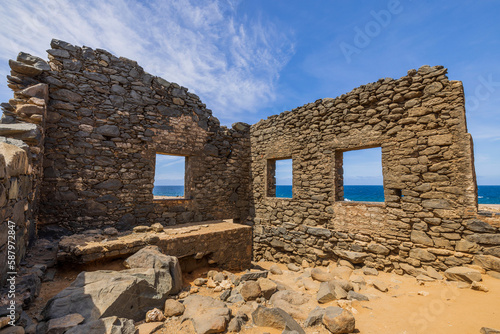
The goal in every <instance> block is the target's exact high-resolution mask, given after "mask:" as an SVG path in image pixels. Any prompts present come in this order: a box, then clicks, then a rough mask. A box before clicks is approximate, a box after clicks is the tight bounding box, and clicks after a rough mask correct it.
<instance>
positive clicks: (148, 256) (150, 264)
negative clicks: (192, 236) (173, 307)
mask: <svg viewBox="0 0 500 334" xmlns="http://www.w3.org/2000/svg"><path fill="white" fill-rule="evenodd" d="M124 265H125V267H127V268H131V269H138V268H153V269H155V270H166V271H168V272H169V273H170V276H171V277H172V291H171V292H170V293H171V294H176V293H179V292H180V291H181V290H182V271H181V266H180V264H179V260H178V259H177V258H176V257H175V256H168V255H165V254H163V253H162V251H161V249H160V248H159V247H158V246H146V247H144V248H142V249H141V250H140V251H138V252H137V253H135V254H134V255H132V256H130V257H128V258H127V259H126V260H125V261H124Z"/></svg>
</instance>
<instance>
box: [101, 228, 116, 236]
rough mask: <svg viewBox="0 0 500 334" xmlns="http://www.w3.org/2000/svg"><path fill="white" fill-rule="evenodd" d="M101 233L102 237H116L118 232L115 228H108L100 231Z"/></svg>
mask: <svg viewBox="0 0 500 334" xmlns="http://www.w3.org/2000/svg"><path fill="white" fill-rule="evenodd" d="M102 233H103V234H104V235H111V236H113V235H117V234H118V230H117V229H116V228H114V227H108V228H105V229H104V230H103V231H102Z"/></svg>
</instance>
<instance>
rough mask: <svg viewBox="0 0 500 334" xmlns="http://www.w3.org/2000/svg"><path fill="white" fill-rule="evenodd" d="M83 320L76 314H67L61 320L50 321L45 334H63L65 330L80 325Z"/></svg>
mask: <svg viewBox="0 0 500 334" xmlns="http://www.w3.org/2000/svg"><path fill="white" fill-rule="evenodd" d="M84 320H85V319H84V318H83V317H82V316H81V315H80V314H78V313H73V314H68V315H66V316H64V317H62V318H56V319H51V320H50V321H49V322H48V324H47V333H46V334H63V333H64V332H65V331H66V330H68V329H70V328H73V327H75V326H77V325H79V324H81V323H82V322H83V321H84Z"/></svg>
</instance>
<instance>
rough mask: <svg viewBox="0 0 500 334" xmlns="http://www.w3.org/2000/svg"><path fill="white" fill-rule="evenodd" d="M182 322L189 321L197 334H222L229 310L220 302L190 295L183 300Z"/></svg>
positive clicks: (228, 317) (229, 313) (228, 316)
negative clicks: (184, 308)
mask: <svg viewBox="0 0 500 334" xmlns="http://www.w3.org/2000/svg"><path fill="white" fill-rule="evenodd" d="M184 306H185V307H186V310H185V311H184V315H183V316H182V321H185V320H188V319H189V320H191V322H192V323H193V326H194V329H195V330H196V333H198V334H208V333H222V332H224V331H225V330H226V327H227V324H228V322H229V319H230V317H231V310H230V309H229V308H228V307H227V306H226V304H225V303H224V302H222V301H220V300H217V299H214V298H211V297H206V296H200V295H191V296H189V297H187V298H186V299H185V300H184Z"/></svg>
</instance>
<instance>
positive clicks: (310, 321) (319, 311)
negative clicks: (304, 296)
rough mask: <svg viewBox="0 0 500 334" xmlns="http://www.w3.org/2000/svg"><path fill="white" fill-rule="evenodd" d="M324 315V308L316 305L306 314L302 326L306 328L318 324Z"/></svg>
mask: <svg viewBox="0 0 500 334" xmlns="http://www.w3.org/2000/svg"><path fill="white" fill-rule="evenodd" d="M324 315H325V309H324V308H321V307H319V306H317V307H316V308H315V309H314V310H312V311H311V312H310V313H309V315H308V316H307V319H306V321H305V322H304V327H306V328H307V327H313V326H317V325H320V324H321V323H322V322H323V316H324Z"/></svg>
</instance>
